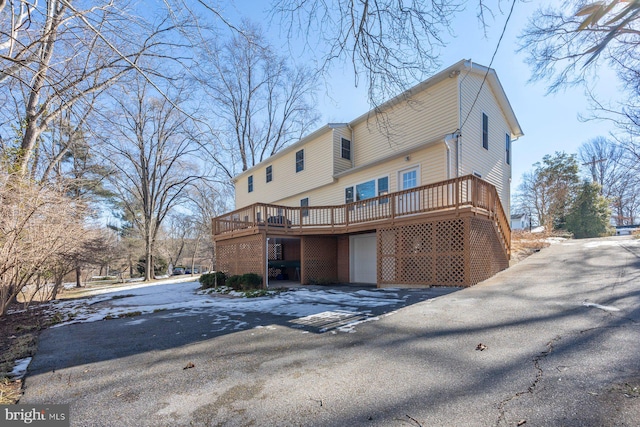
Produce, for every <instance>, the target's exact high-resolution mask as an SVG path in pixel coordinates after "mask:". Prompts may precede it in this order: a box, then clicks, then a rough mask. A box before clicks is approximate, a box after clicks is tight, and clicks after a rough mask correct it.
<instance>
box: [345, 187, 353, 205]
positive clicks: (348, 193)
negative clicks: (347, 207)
mask: <svg viewBox="0 0 640 427" xmlns="http://www.w3.org/2000/svg"><path fill="white" fill-rule="evenodd" d="M344 202H345V203H353V187H347V188H345V189H344Z"/></svg>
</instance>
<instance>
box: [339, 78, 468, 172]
mask: <svg viewBox="0 0 640 427" xmlns="http://www.w3.org/2000/svg"><path fill="white" fill-rule="evenodd" d="M385 114H387V116H384V117H382V118H384V119H386V120H389V123H390V127H388V128H387V129H386V130H384V129H383V130H381V129H380V123H379V122H378V120H381V119H382V118H380V117H376V116H375V115H374V114H373V113H372V114H371V116H370V117H369V118H368V119H365V120H363V121H361V122H359V123H357V124H355V125H353V130H354V141H352V142H353V143H354V145H355V150H354V151H355V159H354V160H355V166H356V167H358V166H361V165H366V164H368V163H371V162H374V161H376V160H379V159H383V158H385V157H388V156H389V155H392V154H393V153H394V152H401V151H404V150H407V149H410V148H411V147H415V146H420V145H421V144H424V143H425V142H427V141H430V140H433V139H436V138H444V136H445V135H446V134H451V133H454V132H455V131H456V129H457V128H458V91H457V79H455V78H447V79H445V80H444V81H442V82H440V83H437V84H436V85H434V86H431V87H429V88H427V89H426V90H424V91H422V92H420V93H417V94H415V95H414V96H413V97H412V98H411V100H410V101H409V102H408V103H407V102H401V103H399V104H396V105H395V106H394V107H393V108H391V109H390V110H388V111H386V112H385Z"/></svg>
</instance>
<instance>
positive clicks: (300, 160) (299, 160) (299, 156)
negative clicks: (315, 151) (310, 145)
mask: <svg viewBox="0 0 640 427" xmlns="http://www.w3.org/2000/svg"><path fill="white" fill-rule="evenodd" d="M301 170H304V150H300V151H298V152H297V153H296V173H297V172H300V171H301Z"/></svg>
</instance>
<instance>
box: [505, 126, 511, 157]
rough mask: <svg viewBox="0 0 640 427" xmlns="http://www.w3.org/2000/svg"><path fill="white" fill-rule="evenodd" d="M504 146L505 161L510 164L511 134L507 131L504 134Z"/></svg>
mask: <svg viewBox="0 0 640 427" xmlns="http://www.w3.org/2000/svg"><path fill="white" fill-rule="evenodd" d="M504 147H505V151H506V153H505V154H506V161H507V164H508V165H510V164H511V135H509V134H508V133H507V134H505V136H504Z"/></svg>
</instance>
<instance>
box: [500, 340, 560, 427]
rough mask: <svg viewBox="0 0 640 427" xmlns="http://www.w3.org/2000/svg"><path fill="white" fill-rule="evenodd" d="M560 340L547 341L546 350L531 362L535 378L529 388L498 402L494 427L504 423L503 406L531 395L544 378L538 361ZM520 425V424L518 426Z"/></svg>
mask: <svg viewBox="0 0 640 427" xmlns="http://www.w3.org/2000/svg"><path fill="white" fill-rule="evenodd" d="M561 339H562V337H561V336H560V335H556V336H555V337H554V338H553V339H552V340H551V341H549V342H548V343H547V345H546V346H547V349H546V350H544V351H543V352H541V353H540V354H538V355H537V356H535V357H534V358H533V359H532V361H533V367H534V368H535V369H536V377H535V379H534V380H533V382H532V383H531V384H530V385H529V387H527V389H526V390H524V391H519V392H517V393H516V394H514V395H513V396H509V397H508V398H506V399H504V400H503V401H502V402H500V403H499V404H498V412H499V413H498V420H497V422H496V426H500V425H502V423H503V422H505V412H506V410H505V406H506V405H507V403H509V402H511V401H512V400H513V399H517V398H518V397H520V396H522V395H525V394H533V392H534V391H535V388H536V386H537V385H538V383H539V382H540V381H541V380H542V377H543V376H544V371H543V369H542V368H541V367H540V361H541V360H542V359H544V358H545V357H547V356H548V355H549V354H550V353H551V352H552V351H553V348H554V345H555V343H556V342H558V341H560V340H561ZM519 425H520V424H519Z"/></svg>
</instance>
